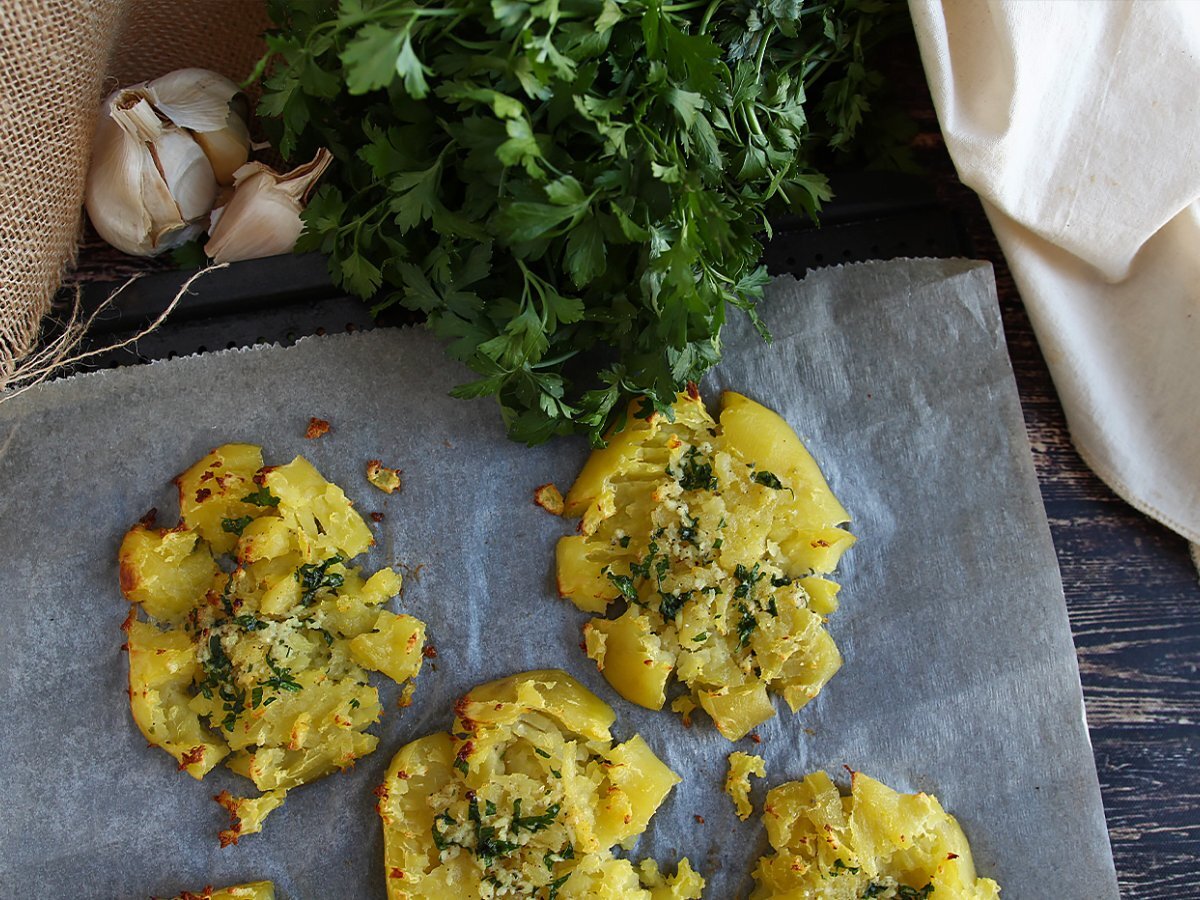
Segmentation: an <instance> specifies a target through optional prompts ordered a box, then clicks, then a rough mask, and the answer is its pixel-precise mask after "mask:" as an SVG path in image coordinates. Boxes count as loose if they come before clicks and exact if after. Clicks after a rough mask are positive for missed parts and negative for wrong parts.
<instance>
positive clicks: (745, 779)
mask: <svg viewBox="0 0 1200 900" xmlns="http://www.w3.org/2000/svg"><path fill="white" fill-rule="evenodd" d="M751 775H757V776H758V777H759V778H766V777H767V764H766V761H765V760H763V758H762V757H761V756H755V755H754V754H752V753H742V752H741V751H740V750H734V751H733V752H732V753H730V754H729V774H728V775H726V776H725V793H727V794H728V795H729V796H730V798H731V799H732V800H733V805H734V806H735V807H736V808H737V817H738V818H739V819H741V820H742V821H743V822H745V821H746V820H747V819H748V818H750V814H751V813H753V812H754V804H752V803H751V802H750V776H751Z"/></svg>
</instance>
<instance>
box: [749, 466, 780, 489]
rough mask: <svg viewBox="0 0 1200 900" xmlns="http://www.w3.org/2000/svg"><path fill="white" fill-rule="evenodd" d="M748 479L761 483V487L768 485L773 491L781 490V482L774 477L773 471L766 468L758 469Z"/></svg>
mask: <svg viewBox="0 0 1200 900" xmlns="http://www.w3.org/2000/svg"><path fill="white" fill-rule="evenodd" d="M750 480H751V481H753V482H754V483H755V484H761V485H762V486H763V487H769V488H771V489H772V490H775V491H782V490H783V489H784V488H783V482H782V481H780V480H779V478H778V477H776V475H775V473H774V472H768V471H767V470H766V469H759V470H758V471H757V472H755V473H754V474H753V475H751V476H750Z"/></svg>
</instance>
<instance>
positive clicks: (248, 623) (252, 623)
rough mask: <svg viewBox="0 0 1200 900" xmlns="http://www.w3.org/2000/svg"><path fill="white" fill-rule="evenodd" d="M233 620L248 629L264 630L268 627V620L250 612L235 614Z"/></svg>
mask: <svg viewBox="0 0 1200 900" xmlns="http://www.w3.org/2000/svg"><path fill="white" fill-rule="evenodd" d="M233 621H235V622H236V623H237V624H238V625H240V626H241V627H242V628H244V629H246V631H262V630H263V629H264V628H266V627H267V623H266V622H264V621H263V620H262V619H259V618H258V617H256V616H253V615H251V614H250V613H244V614H243V615H240V616H234V617H233Z"/></svg>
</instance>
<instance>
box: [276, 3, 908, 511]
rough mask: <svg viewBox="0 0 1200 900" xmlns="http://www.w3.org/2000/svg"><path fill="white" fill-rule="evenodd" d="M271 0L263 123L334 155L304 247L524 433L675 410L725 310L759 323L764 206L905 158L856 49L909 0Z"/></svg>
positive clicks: (866, 57)
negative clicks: (402, 317)
mask: <svg viewBox="0 0 1200 900" xmlns="http://www.w3.org/2000/svg"><path fill="white" fill-rule="evenodd" d="M268 6H269V11H270V14H271V17H272V18H273V20H274V22H275V25H276V27H275V28H274V29H272V30H270V31H268V32H267V34H266V38H265V39H266V43H267V55H266V57H265V58H264V59H263V61H262V62H261V63H260V65H259V67H258V68H257V69H256V70H255V71H256V74H257V75H258V76H259V77H260V78H261V82H262V99H261V100H260V101H259V105H258V112H259V114H260V116H261V117H262V119H263V121H264V126H265V128H266V129H267V131H268V136H269V137H271V138H272V139H273V143H274V144H275V146H276V147H277V148H278V149H279V151H280V153H281V154H283V155H284V156H285V157H287V158H299V157H301V156H304V157H306V158H307V157H310V156H311V155H312V153H313V152H314V151H315V150H316V148H318V147H321V146H324V147H328V148H329V149H330V151H331V152H332V153H333V154H334V157H335V159H336V163H335V165H334V167H333V168H332V169H331V170H330V172H329V174H328V176H327V180H326V183H325V184H324V185H323V186H322V187H321V189H320V190H319V191H318V192H317V194H316V195H315V196H314V197H313V198H312V201H311V203H310V204H309V206H308V208H307V210H306V211H305V213H304V220H305V232H304V234H303V235H302V236H301V238H300V241H299V243H298V245H297V248H298V249H299V250H301V251H314V250H319V251H321V252H323V253H325V254H327V255H328V257H329V265H330V272H331V274H332V276H333V278H334V279H335V280H336V281H337V282H338V283H339V284H340V285H342V286H343V287H345V288H346V289H347V290H348V291H351V292H353V293H355V294H358V295H359V296H362V297H364V298H370V300H371V302H372V304H373V309H374V310H376V311H380V310H383V309H386V308H388V307H391V306H397V305H398V306H402V307H405V308H407V309H409V310H413V311H415V312H418V313H420V314H422V315H424V316H425V317H426V319H427V321H428V324H429V326H430V328H431V329H432V330H433V332H434V333H435V334H436V335H437V336H438V337H439V338H440V339H442V340H443V341H445V342H446V344H447V349H448V351H449V352H450V354H451V355H452V356H453V357H454V358H455V359H457V360H459V361H461V362H463V363H465V364H466V365H467V366H468V367H469V368H470V369H471V370H472V371H473V372H474V377H473V378H471V379H470V380H469V381H468V382H467V383H466V384H465V385H463V386H461V387H460V388H458V389H457V390H456V391H455V396H459V397H485V396H491V397H495V398H496V400H497V401H498V403H499V404H500V406H501V408H502V413H503V417H504V422H505V424H506V426H507V428H508V432H509V434H510V436H511V437H513V438H514V439H516V440H519V441H524V442H526V443H537V442H540V441H544V440H547V439H548V438H550V437H551V436H553V435H556V434H563V433H567V432H571V431H584V432H587V433H589V434H590V435H591V437H592V439H593V441H594V442H596V443H602V441H603V437H602V436H603V434H604V433H605V431H606V430H607V428H608V426H609V425H610V424H612V423H613V422H614V421H617V420H619V419H621V417H622V416H623V415H624V413H623V410H624V409H626V408H627V405H628V401H629V400H630V399H631V398H632V397H635V396H639V395H641V396H644V397H646V398H647V401H648V402H647V403H646V404H644V409H643V413H642V414H643V415H649V414H650V413H651V412H652V411H654V410H662V409H664V408H666V407H667V406H668V405H669V404H670V403H671V401H672V400H673V399H674V397H675V393H676V391H677V390H679V389H680V388H681V387H682V386H683V385H684V384H685V383H686V382H687V381H696V380H699V379H700V377H701V376H702V375H703V374H704V373H705V372H706V371H707V370H708V369H710V368H711V367H712V366H714V365H715V364H716V363H717V362H718V361H719V360H720V358H721V342H720V332H721V328H722V327H723V325H724V323H725V321H726V319H727V318H728V316H730V315H735V314H739V311H740V313H741V314H745V315H746V316H748V317H749V318H750V320H751V322H752V323H753V324H754V325H755V326H756V327H757V328H758V329H759V330H760V332H761V333H762V334H763V336H764V337H766V336H767V332H766V328H765V326H764V325H763V323H762V322H761V321H760V320H759V318H758V316H757V314H756V312H755V307H756V305H757V304H758V302H759V300H760V299H761V297H762V293H763V288H764V286H765V285H766V283H767V279H768V276H767V272H766V269H765V267H764V266H763V265H762V262H761V260H762V255H763V247H762V232H763V230H764V225H765V224H766V223H768V221H769V217H770V216H773V215H775V214H777V213H781V212H782V213H786V212H793V213H797V212H798V213H801V214H805V215H810V216H812V215H815V213H816V212H817V211H818V209H819V208H820V206H821V204H822V203H823V202H824V201H825V200H827V199H828V198H829V197H830V191H829V184H828V179H827V178H826V176H825V175H824V174H823V172H824V171H828V170H829V168H830V167H831V165H833V164H836V163H837V162H838V161H839V160H841V159H852V158H853V157H852V156H851V153H852V152H853V153H859V152H860V151H862V150H864V149H866V150H867V151H868V152H869V155H871V157H872V160H870V161H874V160H885V161H886V160H889V159H894V160H896V161H902V159H903V155H904V154H903V151H902V149H900V148H899V144H901V143H903V141H904V139H905V138H904V134H903V133H902V132H903V125H901V126H899V127H896V126H894V125H893V124H889V123H891V122H894V117H889V116H887V115H883V114H882V113H881V111H879V110H877V109H876V107H878V106H879V103H878V100H879V98H880V96H881V93H882V90H883V89H884V87H885V85H884V81H885V79H884V78H883V77H882V76H881V75H880V74H879V73H878V72H877V71H876V70H875V69H874V68H873V67H872V65H871V57H872V54H873V53H874V51H875V50H876V48H877V47H878V46H879V45H880V44H881V43H882V42H883V41H885V40H887V39H889V38H891V37H893V36H894V35H895V34H896V33H898V32H899V31H900V30H901V29H905V28H908V27H910V26H909V20H908V14H907V10H906V8H905V6H904V4H900V3H886V2H882V0H854V2H847V0H807V2H803V3H801V2H799V0H739V2H736V3H721V2H715V0H714V2H672V3H664V2H661V0H646V2H637V3H634V2H631V0H605V2H596V0H556V2H553V3H531V2H524V0H444V2H442V3H438V4H423V3H421V2H420V0H386V2H382V0H342V2H340V3H332V2H314V0H309V2H295V0H292V2H288V0H270V2H269V4H268ZM860 155H861V154H860ZM856 164H857V165H860V166H861V165H862V163H861V162H859V163H856ZM768 230H769V227H768ZM584 359H588V360H593V359H602V360H605V362H604V363H602V364H601V365H602V367H601V368H599V369H598V370H597V368H595V367H594V366H592V365H589V364H580V363H579V360H584ZM260 505H266V504H260Z"/></svg>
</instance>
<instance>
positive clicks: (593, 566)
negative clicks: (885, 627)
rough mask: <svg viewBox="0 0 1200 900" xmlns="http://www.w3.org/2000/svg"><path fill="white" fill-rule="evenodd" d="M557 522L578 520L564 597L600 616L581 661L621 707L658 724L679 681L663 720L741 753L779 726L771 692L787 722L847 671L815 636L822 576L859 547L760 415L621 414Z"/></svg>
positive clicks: (753, 411)
mask: <svg viewBox="0 0 1200 900" xmlns="http://www.w3.org/2000/svg"><path fill="white" fill-rule="evenodd" d="M631 413H632V409H631ZM565 514H566V515H568V516H579V517H581V521H580V523H579V534H576V535H571V536H569V537H564V538H562V539H561V540H560V541H559V543H558V548H557V570H558V589H559V592H560V593H561V594H562V595H563V596H564V597H569V598H570V599H571V600H572V601H573V602H574V603H575V605H576V606H578V607H579V608H580V609H582V610H584V611H585V612H592V613H599V614H602V616H601V617H600V618H596V619H593V620H592V621H591V622H590V623H588V625H586V626H585V628H584V638H585V641H584V642H585V647H586V651H587V654H588V656H590V657H591V658H592V659H594V660H595V661H596V664H597V665H598V666H599V667H600V669H601V671H602V672H603V673H604V676H605V678H607V679H608V681H609V683H610V684H612V686H613V687H614V688H615V689H616V690H617V692H618V693H620V694H621V696H623V697H625V699H627V700H630V701H632V702H634V703H637V704H639V705H641V706H645V707H648V708H650V709H660V708H661V707H662V706H663V703H664V702H665V700H666V692H667V686H668V682H669V681H670V680H671V678H672V676H675V677H677V678H678V679H680V680H681V681H682V682H683V683H684V684H686V685H687V687H688V689H689V692H690V693H689V694H687V695H684V696H681V697H678V698H676V700H675V701H674V702H673V703H672V708H674V709H676V710H677V711H679V712H681V713H683V714H684V716H685V718H687V717H689V716H690V713H691V711H692V710H694V709H696V708H700V709H703V710H704V711H705V712H707V713H708V715H709V716H710V717H711V718H712V720H713V722H714V723H715V725H716V727H717V729H718V730H719V731H720V732H721V734H723V735H725V737H727V738H729V739H730V740H737V739H738V738H741V737H743V736H744V735H745V734H747V733H748V732H749V731H750V730H751V729H752V728H754V727H755V726H757V725H758V724H760V723H761V722H763V721H764V720H766V719H768V718H770V717H771V716H773V715H774V714H775V710H774V707H773V705H772V703H771V700H770V698H769V697H768V691H770V692H773V693H777V694H781V695H782V696H783V698H784V700H785V701H786V702H787V704H788V706H789V707H791V709H792V711H793V712H794V711H796V710H797V709H799V708H800V707H802V706H803V705H804V704H806V703H807V702H808V701H809V700H811V699H812V698H813V697H815V696H816V695H817V693H818V692H819V691H820V690H821V688H822V687H823V686H824V685H825V683H826V682H827V681H828V680H829V679H830V678H831V677H832V676H833V674H834V673H835V672H836V671H837V670H838V668H839V667H840V666H841V663H842V658H841V654H840V653H839V652H838V649H837V647H836V646H835V645H834V643H833V639H832V638H831V637H830V636H829V633H828V632H827V631H826V630H825V627H824V623H825V617H826V616H827V615H829V614H830V613H831V612H833V611H834V610H835V609H836V608H837V600H836V596H837V592H838V590H839V587H838V585H837V584H835V583H834V582H832V581H830V580H828V579H826V578H823V577H821V576H822V575H826V574H828V573H830V572H832V571H833V569H834V567H835V566H836V565H837V562H838V559H839V558H840V557H841V555H842V554H843V553H844V552H845V551H846V549H847V548H849V547H850V546H851V545H852V544H853V543H854V537H853V536H852V535H851V534H850V533H849V532H847V531H846V530H844V529H843V528H841V527H840V526H841V525H842V524H844V523H846V522H847V521H849V518H850V517H849V515H848V514H847V513H846V510H845V509H843V508H842V505H841V504H840V503H839V502H838V500H837V498H836V497H834V495H833V493H832V492H831V491H830V490H829V487H828V485H827V484H826V483H825V479H824V477H823V476H822V475H821V472H820V470H819V469H818V468H817V464H816V463H815V462H814V461H813V459H812V457H811V456H809V454H808V452H807V451H806V450H805V449H804V446H803V444H801V443H800V439H799V438H798V437H797V436H796V434H795V432H793V431H792V429H791V428H790V427H789V426H788V424H787V423H786V422H785V421H784V420H783V419H782V418H780V417H779V416H778V415H777V414H775V413H774V412H772V411H771V410H769V409H767V408H766V407H764V406H761V405H759V404H758V403H755V402H754V401H753V400H749V399H747V398H746V397H743V396H742V395H740V394H735V393H732V392H726V393H725V394H723V395H722V397H721V415H720V421H719V422H718V421H714V420H713V419H712V418H711V417H710V416H709V414H708V412H707V411H706V410H705V408H704V404H703V402H702V401H701V400H700V396H699V394H698V393H697V392H696V391H695V389H694V387H693V388H692V389H691V390H690V391H689V393H687V394H680V395H679V397H678V399H677V401H676V403H675V404H674V406H673V407H672V415H670V416H664V415H659V414H654V415H652V416H651V417H650V418H649V419H639V418H636V417H634V416H633V415H632V414H631V415H630V417H629V419H628V424H627V425H626V426H625V428H624V429H623V430H621V431H619V432H617V433H616V434H611V435H609V437H608V446H607V447H605V448H604V449H602V450H597V451H595V452H594V453H593V454H592V455H591V457H590V458H589V459H588V461H587V463H586V464H585V465H584V467H583V471H582V472H581V473H580V475H579V477H578V478H577V479H576V481H575V484H574V485H573V486H572V487H571V490H570V491H569V492H568V494H567V497H566V502H565ZM610 609H616V610H622V611H621V612H620V614H619V615H617V616H615V617H614V618H607V617H604V615H603V614H605V613H607V612H609V611H610Z"/></svg>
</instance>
